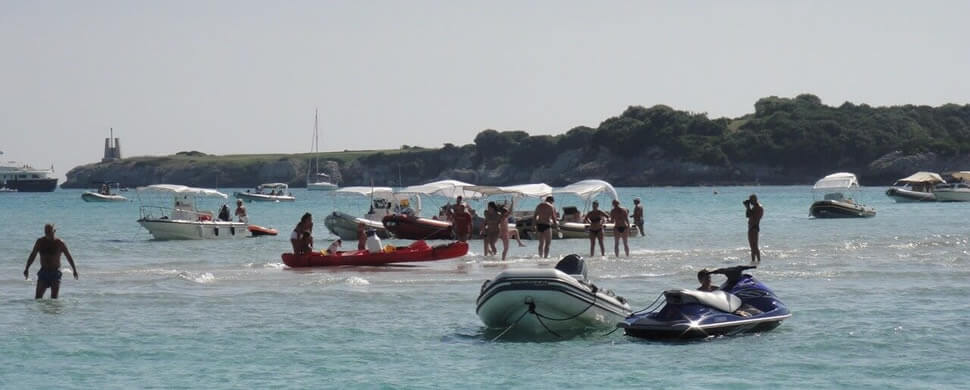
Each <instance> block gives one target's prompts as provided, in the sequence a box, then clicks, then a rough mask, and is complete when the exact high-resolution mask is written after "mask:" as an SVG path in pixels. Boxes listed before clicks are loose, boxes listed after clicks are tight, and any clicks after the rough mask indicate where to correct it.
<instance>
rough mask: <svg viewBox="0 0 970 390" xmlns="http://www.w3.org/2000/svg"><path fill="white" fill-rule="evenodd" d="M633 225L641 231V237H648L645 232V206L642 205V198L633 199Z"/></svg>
mask: <svg viewBox="0 0 970 390" xmlns="http://www.w3.org/2000/svg"><path fill="white" fill-rule="evenodd" d="M633 224H634V225H636V227H637V230H639V231H640V237H644V236H646V235H647V232H646V231H644V230H643V205H642V204H640V198H633Z"/></svg>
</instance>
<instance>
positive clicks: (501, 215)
mask: <svg viewBox="0 0 970 390" xmlns="http://www.w3.org/2000/svg"><path fill="white" fill-rule="evenodd" d="M554 202H555V200H554V199H553V197H551V196H549V197H546V199H545V201H543V202H542V203H540V204H539V205H538V206H536V209H535V212H534V213H533V217H532V218H533V220H534V222H535V227H536V232H537V235H538V239H539V256H540V257H543V258H547V257H549V244H550V243H551V241H552V231H553V228H554V227H556V226H558V224H559V222H558V220H559V218H558V217H557V213H556V208H555V206H554V205H553V204H554ZM742 203H743V204H744V209H745V217H747V219H748V244H749V245H750V247H751V262H752V263H759V262H761V250H760V249H759V248H758V237H759V234H760V232H761V218H762V217H764V215H765V210H764V207H762V206H761V203H758V197H757V196H756V195H755V194H751V196H749V197H748V199H746V200H745V201H744V202H742ZM633 204H634V209H633V224H634V225H635V226H636V227H637V229H638V231H639V232H640V235H641V236H644V235H646V234H645V233H644V230H643V225H644V219H643V205H641V204H640V198H635V199H633ZM514 205H515V203H514V202H513V203H512V205H511V206H510V207H508V208H506V207H505V206H504V205H498V204H496V203H495V202H489V203H488V206H487V208H486V210H485V225H484V227H483V228H482V232H481V233H482V236H483V237H485V240H484V241H485V242H484V246H485V255H486V256H490V255H496V254H498V249H497V248H496V247H495V244H496V242H497V241H498V240H499V239H501V240H502V246H503V249H502V260H505V257H506V255H507V254H508V246H509V239H511V238H515V240H516V241H518V243H519V246H525V245H524V244H523V243H522V241H521V240H520V239H519V236H518V231H517V230H515V229H510V228H509V217H511V215H512V210H513V209H514ZM239 208H242V205H241V204H240V205H239ZM449 211H450V213H449V214H451V215H450V216H449V219H450V220H451V221H452V224H453V228H454V229H455V235H456V237H457V238H458V240H460V241H468V239H469V237H470V235H471V221H472V216H471V213H470V212H469V210H468V207H467V206H465V204H464V203H463V202H462V198H461V197H458V199H457V203H456V205H455V206H454V207H453V208H451V209H450V210H449ZM236 214H237V215H239V214H240V212H239V210H238V209H237V212H236ZM242 217H243V218H244V217H245V209H244V208H243V210H242ZM583 221H584V222H585V223H587V224H588V232H589V241H590V245H589V254H590V256H594V255H595V250H596V242H599V244H600V254H601V255H603V256H605V249H604V247H603V233H604V231H605V224H607V223H610V222H612V223H613V229H614V234H613V237H614V247H613V248H614V253H615V254H616V256H619V255H620V246H619V245H620V241H621V240H622V241H623V249H624V253H625V254H626V256H630V247H629V245H628V244H627V238H628V237H629V234H630V211H629V210H627V209H625V208H623V207H620V202H619V200H613V209H612V210H610V212H609V214H607V213H606V212H604V211H603V210H600V208H599V202H597V201H594V202H593V208H592V210H591V211H590V212H589V213H587V214H586V216H585V217H584V218H583ZM55 231H56V230H55V228H54V225H53V224H46V225H44V236H43V237H40V238H38V239H37V241H35V242H34V247H33V249H32V250H31V252H30V256H28V258H27V265H26V266H25V267H24V278H25V279H29V277H30V272H29V271H30V266H31V264H33V263H34V260H35V259H36V258H37V255H40V270H39V271H38V272H37V286H36V291H35V296H34V297H35V298H37V299H40V298H42V297H43V296H44V294H45V293H46V292H47V289H48V288H49V289H50V290H51V298H53V299H57V296H58V294H59V292H60V286H61V270H60V268H61V256H62V255H64V256H66V257H67V262H68V263H69V264H70V265H71V270H72V271H73V273H74V279H77V278H78V272H77V267H76V266H75V265H74V258H73V257H72V256H71V252H70V251H69V250H68V249H67V244H66V243H64V241H62V240H61V239H60V238H57V237H55V236H54V233H55ZM312 233H313V216H312V215H310V213H304V214H303V216H302V217H301V218H300V222H299V223H298V224H297V225H296V227H295V228H294V229H293V232H292V233H291V234H290V243H291V244H292V246H293V252H294V253H303V252H307V251H311V250H312V248H313V235H312ZM366 241H367V236H366V235H365V234H364V226H363V224H361V225H359V226H358V249H364V246H365V242H366ZM339 247H340V240H337V241H335V242H334V244H333V245H331V246H330V248H328V249H329V250H330V251H336V250H337V249H339ZM711 272H712V271H706V270H702V271H701V272H699V273H698V280H699V281H701V282H702V284H703V283H704V279H705V278H706V279H707V283H706V285H707V286H708V288H709V285H710V279H709V278H710V275H709V274H710V273H711Z"/></svg>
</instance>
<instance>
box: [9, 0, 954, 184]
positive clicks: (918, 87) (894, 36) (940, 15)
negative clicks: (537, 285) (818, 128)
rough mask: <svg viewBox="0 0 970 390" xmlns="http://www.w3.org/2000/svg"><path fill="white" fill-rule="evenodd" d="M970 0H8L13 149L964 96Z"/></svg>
mask: <svg viewBox="0 0 970 390" xmlns="http://www.w3.org/2000/svg"><path fill="white" fill-rule="evenodd" d="M967 15H970V2H967V1H951V2H943V1H940V2H915V1H901V2H893V1H869V2H853V1H806V2H795V1H751V2H746V1H709V2H708V1H669V2H659V1H658V2H651V1H630V2H619V1H616V2H612V1H602V2H599V1H575V2H572V1H548V2H546V1H542V2H539V1H535V2H530V1H478V2H471V1H461V0H458V1H454V0H447V1H440V2H439V1H319V0H314V1H296V0H293V1H279V2H276V1H169V0H165V1H130V0H123V1H87V0H84V1H73V0H72V1H46V0H27V1H19V0H18V1H11V0H0V150H2V151H3V152H5V154H4V155H3V156H2V158H3V159H4V160H18V161H24V162H29V163H31V164H33V165H35V166H38V167H46V166H48V165H50V164H54V165H55V168H56V170H57V173H58V175H59V176H61V177H63V175H64V173H66V172H67V170H69V169H70V168H72V167H74V166H76V165H80V164H84V163H89V162H94V161H97V160H99V159H100V158H101V154H102V146H103V142H104V140H103V139H104V137H106V136H107V133H108V128H109V127H114V129H115V135H116V136H119V137H121V140H122V147H123V153H124V154H125V155H126V156H134V155H164V154H171V153H175V152H178V151H182V150H199V151H202V152H205V153H215V154H231V153H271V152H288V153H289V152H293V153H295V152H306V151H309V150H310V148H311V145H310V140H311V137H312V131H313V110H314V108H315V107H318V108H319V109H320V130H321V131H322V133H323V135H322V143H321V145H320V148H321V149H322V150H343V149H380V148H396V147H399V146H400V145H402V144H409V145H421V146H428V147H437V146H440V145H442V144H443V143H445V142H451V143H455V144H465V143H470V142H472V140H473V138H474V136H475V134H477V133H478V132H479V131H481V130H484V129H488V128H493V129H498V130H526V131H528V132H530V133H532V134H557V133H561V132H563V131H566V130H568V129H570V128H573V127H575V126H580V125H587V126H593V127H595V126H597V125H598V124H599V123H600V122H601V121H602V120H604V119H606V118H608V117H610V116H614V115H617V114H619V113H621V112H622V111H623V110H624V109H625V108H626V107H627V106H630V105H643V106H651V105H654V104H667V105H670V106H672V107H674V108H677V109H683V110H690V111H695V112H707V113H709V115H710V116H711V117H719V116H732V117H733V116H739V115H743V114H745V113H749V112H752V111H753V105H754V102H755V101H756V100H757V99H758V98H760V97H764V96H770V95H778V96H788V97H791V96H795V95H797V94H799V93H803V92H808V93H813V94H816V95H818V96H819V97H820V98H821V99H822V101H823V102H824V103H826V104H830V105H838V104H841V103H842V102H844V101H847V100H848V101H851V102H855V103H868V104H870V105H895V104H906V103H913V104H928V105H939V104H943V103H947V102H953V103H959V104H967V103H968V101H970V81H968V80H970V77H968V73H970V46H968V43H967V39H968V37H970V27H967V26H968V23H967V22H966V17H967Z"/></svg>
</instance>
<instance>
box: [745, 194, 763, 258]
mask: <svg viewBox="0 0 970 390" xmlns="http://www.w3.org/2000/svg"><path fill="white" fill-rule="evenodd" d="M742 203H743V204H744V216H745V217H747V218H748V245H749V246H751V262H752V263H759V262H761V249H758V234H759V233H761V217H764V216H765V209H764V207H761V203H758V196H757V195H755V194H751V196H749V197H748V199H747V200H745V201H744V202H742Z"/></svg>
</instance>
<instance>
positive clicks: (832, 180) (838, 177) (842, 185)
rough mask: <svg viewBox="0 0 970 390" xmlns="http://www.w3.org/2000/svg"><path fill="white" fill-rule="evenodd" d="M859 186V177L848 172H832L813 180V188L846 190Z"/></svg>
mask: <svg viewBox="0 0 970 390" xmlns="http://www.w3.org/2000/svg"><path fill="white" fill-rule="evenodd" d="M853 188H859V179H857V178H856V177H855V174H852V173H849V172H839V173H833V174H831V175H828V176H825V177H823V178H821V179H819V181H817V182H815V186H814V187H812V189H813V190H847V189H853Z"/></svg>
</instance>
